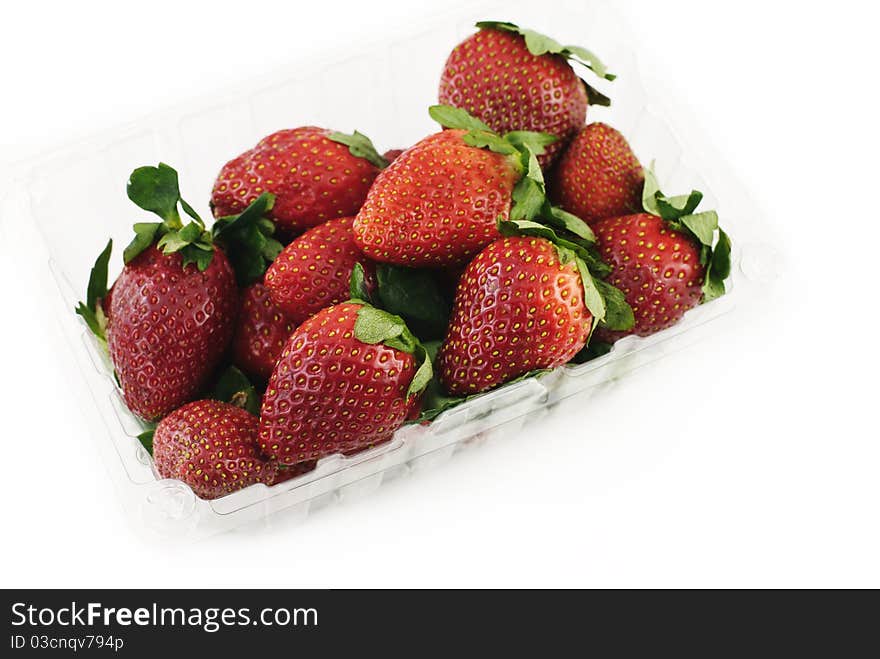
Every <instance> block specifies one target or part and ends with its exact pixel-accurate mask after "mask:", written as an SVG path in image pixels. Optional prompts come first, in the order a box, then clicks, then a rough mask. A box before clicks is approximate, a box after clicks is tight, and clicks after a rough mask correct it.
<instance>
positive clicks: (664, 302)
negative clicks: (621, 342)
mask: <svg viewBox="0 0 880 659" xmlns="http://www.w3.org/2000/svg"><path fill="white" fill-rule="evenodd" d="M702 196H703V195H702V194H701V193H699V192H696V191H694V192H692V193H691V194H690V195H689V196H687V197H684V196H683V197H675V198H671V199H670V198H667V197H665V196H663V194H662V193H661V192H660V191H659V189H658V187H657V182H656V179H655V178H654V175H653V173H651V172H650V171H646V182H645V196H644V205H645V210H646V211H647V212H644V213H638V214H635V215H625V216H623V217H614V218H607V219H604V220H600V221H599V222H596V223H595V224H594V229H595V232H596V236H597V238H598V246H599V250H600V253H601V255H602V257H603V259H604V260H605V261H606V262H607V263H608V264H609V265H610V266H611V268H612V272H611V275H610V276H609V278H608V281H609V282H610V283H611V284H613V285H614V286H616V287H617V288H619V289H620V290H621V291H623V294H624V295H625V297H626V301H627V303H629V305H630V306H631V307H632V309H633V313H634V314H635V325H634V326H633V327H632V328H630V329H629V330H627V331H616V332H615V331H610V330H608V329H606V328H600V329H599V330H598V331H597V334H596V336H597V339H599V340H601V341H607V342H613V341H614V340H616V339H618V338H620V337H622V336H625V335H627V334H636V335H638V336H648V335H649V334H654V333H655V332H659V331H661V330H663V329H666V328H667V327H671V326H672V325H674V324H675V323H677V322H678V321H679V320H681V318H682V316H684V314H685V312H687V311H689V310H690V309H692V308H694V307H695V306H697V305H698V304H699V303H700V302H701V301H710V300H712V299H714V298H716V297H718V296H719V295H723V294H724V280H725V279H726V278H727V276H728V275H729V274H730V240H729V238H728V237H727V235H726V234H725V233H724V231H721V230H720V229H719V227H718V216H717V214H716V213H715V212H714V211H708V212H703V213H696V214H694V211H695V210H696V208H697V206H698V205H699V203H700V200H701V199H702ZM716 230H717V231H718V240H717V243H716V242H715V233H716ZM713 243H714V244H715V247H714V249H713Z"/></svg>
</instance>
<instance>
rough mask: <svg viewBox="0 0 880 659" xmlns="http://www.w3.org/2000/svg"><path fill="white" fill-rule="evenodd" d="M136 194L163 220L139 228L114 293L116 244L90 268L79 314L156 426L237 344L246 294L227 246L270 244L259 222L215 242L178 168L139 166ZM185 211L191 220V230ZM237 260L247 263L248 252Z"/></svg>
mask: <svg viewBox="0 0 880 659" xmlns="http://www.w3.org/2000/svg"><path fill="white" fill-rule="evenodd" d="M128 196H129V198H130V199H131V200H132V201H134V202H135V203H136V204H137V205H138V206H140V207H141V208H143V209H144V210H148V211H151V212H154V213H156V214H157V215H159V216H160V217H161V218H162V220H163V221H162V222H142V223H138V224H135V226H134V229H135V238H134V240H133V241H132V242H131V244H130V245H129V246H128V247H127V248H126V249H125V253H124V261H125V267H124V268H123V269H122V272H121V274H120V275H119V277H118V278H117V280H116V282H115V283H114V284H113V287H112V291H113V294H112V296H108V294H107V269H108V262H109V259H110V252H111V249H112V243H108V245H107V248H106V249H105V250H104V252H102V253H101V255H100V256H99V257H98V261H97V262H96V264H95V268H94V269H93V270H92V275H91V277H90V280H89V288H88V295H87V302H86V303H80V305H79V306H78V307H77V309H76V311H77V313H78V314H80V315H81V316H82V317H83V318H84V319H85V321H86V323H87V325H88V326H89V328H90V329H92V331H93V332H94V333H95V334H96V335H97V336H98V338H99V339H100V340H101V342H102V343H104V344H105V345H106V347H107V349H108V351H109V354H110V359H111V361H112V362H113V366H114V368H115V370H116V376H117V380H118V382H119V385H120V388H121V389H122V394H123V397H124V398H125V402H126V404H127V405H128V407H129V409H131V411H132V412H134V413H135V414H137V415H138V416H140V417H141V418H143V419H145V420H147V421H153V420H156V419H159V418H161V417H162V416H164V415H166V414H168V413H169V412H171V411H172V410H174V409H175V408H177V407H180V406H181V405H183V404H184V403H186V402H188V401H190V400H192V399H193V398H195V397H196V396H197V395H198V394H199V392H200V391H201V390H202V389H203V387H204V386H205V385H206V384H207V380H208V378H209V377H210V376H211V375H212V373H213V371H214V370H215V368H216V367H217V366H218V364H219V362H220V359H221V357H222V356H223V354H224V353H225V351H226V349H227V347H228V346H229V342H230V340H231V338H232V333H233V327H234V320H235V313H236V309H237V306H238V291H237V287H236V280H235V273H234V272H233V267H232V265H231V264H230V260H229V258H227V255H226V252H225V251H224V250H223V249H222V248H221V247H220V243H221V242H224V241H225V240H227V239H230V238H232V237H234V236H237V235H239V234H243V233H248V234H259V235H260V236H262V237H263V240H264V247H265V244H266V243H267V241H268V240H269V239H267V238H265V236H264V234H263V233H262V230H263V229H262V228H261V226H260V225H259V224H257V223H251V224H243V223H241V222H239V221H237V220H236V218H231V220H230V224H231V226H232V227H233V230H230V232H229V234H228V235H227V236H225V237H220V241H219V242H218V243H216V244H215V236H214V235H213V234H212V233H211V232H209V231H207V230H205V227H204V223H203V222H202V220H201V218H199V216H198V214H197V213H196V212H195V211H194V210H193V209H192V207H191V206H189V204H187V203H186V202H185V201H183V199H181V198H180V191H179V188H178V180H177V172H176V171H174V169H172V168H171V167H169V166H168V165H164V164H160V165H159V166H158V167H141V168H138V169H136V170H135V171H134V172H133V173H132V175H131V177H130V180H129V182H128ZM265 202H266V198H261V203H262V204H265ZM257 205H258V206H259V204H257ZM178 206H180V207H182V208H183V210H184V212H185V213H186V214H187V215H189V216H190V217H191V218H192V221H190V222H189V223H188V224H186V225H184V224H183V222H182V220H181V216H180V213H179V211H178ZM250 216H251V218H252V219H253V214H252V212H251V213H250ZM251 237H253V236H252V235H251ZM279 247H280V245H279ZM270 251H271V250H270ZM236 254H237V256H238V257H242V258H243V257H244V254H245V252H243V251H241V250H237V251H236ZM265 260H266V259H265V254H257V255H255V256H252V257H251V258H249V259H248V262H250V263H252V264H255V263H265ZM102 298H107V299H104V300H103V302H102V301H101V300H102ZM105 309H107V311H106V312H105Z"/></svg>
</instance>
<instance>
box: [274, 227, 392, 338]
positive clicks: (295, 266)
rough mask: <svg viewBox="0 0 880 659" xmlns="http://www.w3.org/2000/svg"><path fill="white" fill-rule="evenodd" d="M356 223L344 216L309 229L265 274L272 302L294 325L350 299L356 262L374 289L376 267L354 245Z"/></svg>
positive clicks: (369, 285) (370, 286)
mask: <svg viewBox="0 0 880 659" xmlns="http://www.w3.org/2000/svg"><path fill="white" fill-rule="evenodd" d="M353 222H354V218H352V217H343V218H339V219H336V220H330V221H329V222H325V223H324V224H321V225H319V226H316V227H314V228H313V229H309V230H308V231H306V232H305V233H304V234H303V235H301V236H300V237H299V238H297V239H295V240H294V241H293V242H291V243H290V244H289V245H288V246H287V247H285V248H284V251H282V252H281V254H279V255H278V258H276V259H275V261H274V262H273V263H272V265H271V266H270V267H269V269H268V270H267V271H266V288H267V289H268V291H269V295H270V296H271V297H272V301H273V302H274V303H275V305H276V306H277V307H278V308H279V309H280V310H281V311H282V312H283V313H284V314H286V315H287V317H288V318H289V319H290V320H291V321H292V322H293V323H294V324H295V325H298V324H300V323H301V322H303V321H304V320H306V319H307V318H308V317H309V316H311V315H313V314H315V313H317V312H318V311H320V310H321V309H323V308H324V307H329V306H330V305H333V304H338V303H339V302H343V301H345V300H347V299H348V298H349V297H350V296H349V281H350V279H351V271H352V270H353V269H354V266H355V264H356V263H360V264H361V265H362V266H363V268H364V273H365V275H366V279H367V284H368V287H369V288H370V289H372V288H373V287H374V286H375V266H374V265H373V263H372V262H371V261H370V260H369V259H368V258H366V257H365V256H364V255H363V254H362V253H361V251H360V250H359V249H358V247H357V245H355V242H354V236H353V234H352V223H353Z"/></svg>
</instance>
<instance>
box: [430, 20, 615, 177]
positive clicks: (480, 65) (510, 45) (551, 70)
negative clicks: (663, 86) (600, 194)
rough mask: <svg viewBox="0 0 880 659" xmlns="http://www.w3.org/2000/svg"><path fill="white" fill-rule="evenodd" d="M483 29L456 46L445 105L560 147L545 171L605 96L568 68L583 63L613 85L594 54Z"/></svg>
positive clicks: (516, 31) (508, 30) (443, 83)
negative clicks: (539, 136)
mask: <svg viewBox="0 0 880 659" xmlns="http://www.w3.org/2000/svg"><path fill="white" fill-rule="evenodd" d="M476 27H478V28H479V31H478V32H477V33H476V34H474V35H472V36H470V37H468V38H467V39H465V40H464V41H463V42H462V43H460V44H459V45H458V46H456V47H455V48H454V49H453V51H452V53H451V54H450V55H449V59H448V60H447V61H446V66H445V67H444V69H443V74H442V76H441V78H440V94H439V98H440V103H442V104H444V105H451V106H453V107H458V108H463V109H465V110H467V111H468V112H470V113H471V114H472V115H474V116H475V117H477V118H478V119H481V120H483V121H484V122H486V124H488V125H489V127H490V128H491V129H492V130H494V131H495V132H497V133H508V132H510V131H517V130H529V131H536V132H540V133H550V134H551V135H555V136H556V137H557V138H559V139H558V141H557V142H556V143H554V144H552V145H550V146H549V148H548V149H547V152H546V153H545V154H543V155H541V156H540V157H539V160H540V162H541V165H542V166H546V165H548V164H549V163H550V162H551V161H552V160H553V158H554V157H555V156H556V155H557V154H558V152H559V150H560V149H561V148H562V147H563V146H565V144H566V143H567V141H568V140H569V139H570V138H571V137H573V136H574V134H575V133H576V132H577V131H578V130H579V129H580V128H581V126H583V125H584V121H585V119H586V114H587V105H588V104H595V105H608V104H609V102H610V101H609V100H608V98H607V97H605V96H603V95H602V94H600V93H599V92H598V91H596V90H595V89H593V88H592V87H590V86H589V85H588V84H587V83H586V82H584V81H583V80H581V79H580V78H579V77H578V76H577V75H576V74H575V72H574V70H573V69H572V67H571V66H570V65H569V61H573V62H577V63H580V64H582V65H584V66H586V67H587V68H588V69H590V70H591V71H593V72H594V73H595V74H596V75H597V76H599V77H600V78H604V79H606V80H613V79H614V76H613V75H612V74H610V73H608V72H607V71H606V69H605V66H604V65H603V64H602V62H600V61H599V59H598V58H597V57H596V56H595V55H594V54H593V53H591V52H590V51H588V50H586V49H584V48H580V47H578V46H563V45H561V44H560V43H558V42H557V41H554V40H553V39H551V38H549V37H546V36H544V35H542V34H538V33H537V32H535V31H533V30H526V29H522V28H520V27H518V26H516V25H514V24H513V23H505V22H501V21H482V22H480V23H477V25H476Z"/></svg>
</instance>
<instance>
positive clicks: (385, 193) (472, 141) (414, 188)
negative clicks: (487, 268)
mask: <svg viewBox="0 0 880 659" xmlns="http://www.w3.org/2000/svg"><path fill="white" fill-rule="evenodd" d="M430 114H431V116H432V117H433V118H434V119H435V120H436V121H438V122H439V123H440V124H441V125H443V126H444V127H446V128H448V129H450V130H445V131H443V132H440V133H436V134H434V135H431V136H429V137H426V138H425V139H423V140H421V141H420V142H418V143H417V144H416V145H415V146H413V147H411V148H409V149H407V150H406V151H405V152H404V153H403V154H401V155H400V156H398V158H397V159H396V160H395V161H394V162H393V163H391V165H389V167H388V168H387V169H385V170H384V171H383V172H382V173H381V174H380V175H379V176H378V177H377V178H376V182H375V183H374V184H373V187H372V188H371V189H370V192H369V194H368V195H367V199H366V201H365V202H364V205H363V207H362V208H361V210H360V212H359V213H358V215H357V217H356V218H355V221H354V235H355V242H356V243H357V244H358V246H359V247H360V248H361V250H363V252H364V253H365V254H366V255H367V256H369V257H370V258H372V259H374V260H376V261H382V262H386V263H394V264H397V265H404V266H409V267H443V268H447V267H455V266H461V265H464V264H465V263H466V262H467V261H468V260H469V259H470V258H471V257H472V256H473V255H474V254H476V253H477V252H478V251H480V250H481V249H482V248H483V247H485V246H486V245H488V244H489V243H491V242H492V241H493V240H495V239H497V238H498V237H499V235H500V234H499V233H498V228H497V222H496V221H497V219H498V218H499V217H501V218H503V219H507V218H508V217H513V218H515V219H519V218H528V219H531V218H532V217H534V216H535V215H536V214H537V212H538V211H539V210H540V209H541V208H542V207H543V205H544V204H545V202H546V199H545V196H544V179H543V175H542V174H541V168H540V167H539V166H538V163H537V159H536V156H537V154H539V153H541V152H542V151H543V149H544V147H545V146H546V145H547V144H549V143H551V142H552V141H553V140H554V139H555V138H553V137H552V136H550V135H543V134H540V133H528V132H523V131H520V132H516V133H510V134H509V135H507V136H504V137H501V136H499V135H497V134H496V133H493V132H492V131H490V130H489V128H488V127H487V126H486V124H484V123H483V122H481V121H479V120H477V119H475V118H473V117H471V116H470V115H468V114H467V113H466V112H465V111H463V110H459V109H455V108H450V107H447V106H433V107H432V108H430Z"/></svg>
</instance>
